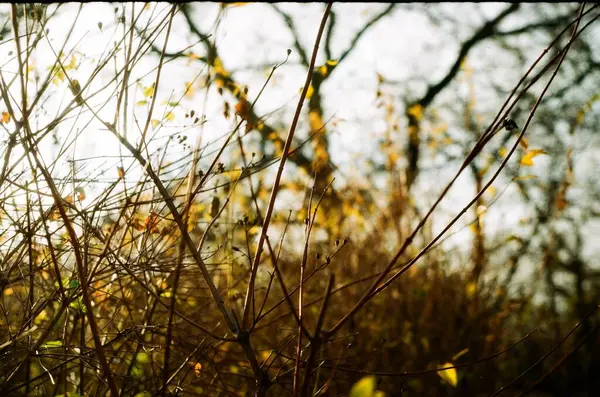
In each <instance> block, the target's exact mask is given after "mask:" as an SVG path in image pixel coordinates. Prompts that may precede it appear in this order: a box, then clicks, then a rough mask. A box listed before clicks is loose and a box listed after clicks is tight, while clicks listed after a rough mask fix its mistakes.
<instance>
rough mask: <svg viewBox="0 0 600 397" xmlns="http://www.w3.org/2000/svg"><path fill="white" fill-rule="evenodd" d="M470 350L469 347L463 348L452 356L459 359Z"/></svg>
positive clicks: (454, 359)
mask: <svg viewBox="0 0 600 397" xmlns="http://www.w3.org/2000/svg"><path fill="white" fill-rule="evenodd" d="M468 352H469V348H466V349H462V350H461V351H459V352H458V353H456V354H455V355H454V356H452V361H456V360H458V359H459V358H460V357H462V356H464V355H465V354H467V353H468Z"/></svg>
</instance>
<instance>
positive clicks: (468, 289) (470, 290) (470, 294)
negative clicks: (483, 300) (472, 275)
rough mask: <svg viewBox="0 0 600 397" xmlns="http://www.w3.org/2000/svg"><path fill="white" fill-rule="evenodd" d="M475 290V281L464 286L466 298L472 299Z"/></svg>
mask: <svg viewBox="0 0 600 397" xmlns="http://www.w3.org/2000/svg"><path fill="white" fill-rule="evenodd" d="M476 292H477V283H475V282H470V283H468V284H467V286H466V287H465V293H466V295H467V298H469V299H473V297H474V296H475V293H476ZM453 359H454V360H456V358H453Z"/></svg>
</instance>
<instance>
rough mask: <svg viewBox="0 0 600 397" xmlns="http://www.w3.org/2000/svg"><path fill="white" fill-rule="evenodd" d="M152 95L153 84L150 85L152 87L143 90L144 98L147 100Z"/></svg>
mask: <svg viewBox="0 0 600 397" xmlns="http://www.w3.org/2000/svg"><path fill="white" fill-rule="evenodd" d="M152 95H154V83H152V85H149V86H148V87H146V88H144V97H146V98H148V97H151V96H152Z"/></svg>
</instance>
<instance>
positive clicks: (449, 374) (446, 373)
mask: <svg viewBox="0 0 600 397" xmlns="http://www.w3.org/2000/svg"><path fill="white" fill-rule="evenodd" d="M453 366H454V364H452V363H446V364H443V365H440V366H438V368H445V367H453ZM437 374H438V375H439V376H440V378H442V379H443V380H444V381H445V382H446V383H448V384H449V385H450V386H452V387H456V385H457V384H458V373H457V372H456V368H449V369H445V370H443V371H438V373H437Z"/></svg>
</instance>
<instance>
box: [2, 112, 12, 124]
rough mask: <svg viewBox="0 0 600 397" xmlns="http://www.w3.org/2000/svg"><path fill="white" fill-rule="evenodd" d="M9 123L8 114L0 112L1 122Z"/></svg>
mask: <svg viewBox="0 0 600 397" xmlns="http://www.w3.org/2000/svg"><path fill="white" fill-rule="evenodd" d="M9 121H10V114H9V113H8V112H2V122H3V123H8V122H9Z"/></svg>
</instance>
